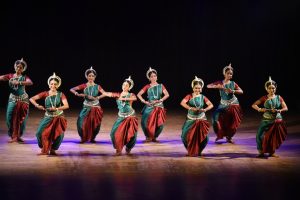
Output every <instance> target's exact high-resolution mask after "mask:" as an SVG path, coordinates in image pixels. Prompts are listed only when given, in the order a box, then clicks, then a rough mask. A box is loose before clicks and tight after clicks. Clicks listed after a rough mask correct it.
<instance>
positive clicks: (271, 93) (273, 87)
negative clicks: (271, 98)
mask: <svg viewBox="0 0 300 200" xmlns="http://www.w3.org/2000/svg"><path fill="white" fill-rule="evenodd" d="M267 92H268V94H270V95H273V94H275V92H276V87H275V85H269V86H268V88H267Z"/></svg>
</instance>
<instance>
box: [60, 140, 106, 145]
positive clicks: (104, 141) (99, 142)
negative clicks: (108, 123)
mask: <svg viewBox="0 0 300 200" xmlns="http://www.w3.org/2000/svg"><path fill="white" fill-rule="evenodd" d="M62 143H74V144H109V145H111V144H112V143H111V141H110V140H97V141H95V142H93V143H92V142H85V143H81V142H80V140H78V139H64V140H63V142H62Z"/></svg>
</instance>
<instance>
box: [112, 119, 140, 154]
mask: <svg viewBox="0 0 300 200" xmlns="http://www.w3.org/2000/svg"><path fill="white" fill-rule="evenodd" d="M137 130H138V120H137V118H136V117H127V118H126V119H124V121H123V122H122V123H121V124H120V125H119V127H118V128H117V130H116V132H115V148H116V149H117V150H118V151H122V149H123V147H124V145H126V144H127V143H128V142H129V141H130V140H131V138H132V137H134V134H135V133H136V132H137Z"/></svg>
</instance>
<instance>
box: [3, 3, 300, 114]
mask: <svg viewBox="0 0 300 200" xmlns="http://www.w3.org/2000/svg"><path fill="white" fill-rule="evenodd" d="M299 8H300V1H296V0H295V1H281V0H273V1H268V0H266V1H258V0H252V1H200V0H198V1H176V2H175V1H163V0H161V1H158V2H155V1H148V0H145V1H144V0H140V1H125V0H124V1H111V0H110V1H108V0H107V1H95V2H92V1H80V2H76V1H49V2H46V1H8V0H7V1H1V7H0V9H1V10H0V11H1V12H0V24H1V30H0V49H1V52H0V55H1V58H0V66H1V67H0V74H1V75H2V74H7V73H11V72H14V68H13V64H14V62H15V60H17V59H20V58H22V57H23V58H24V59H25V61H26V62H27V64H28V69H27V71H26V74H27V75H28V76H29V77H30V78H31V79H32V81H33V82H34V85H33V86H31V87H28V88H27V92H28V93H29V95H30V96H33V95H35V94H36V93H38V92H40V91H43V90H47V89H48V86H47V79H48V77H49V76H50V75H52V73H53V72H56V73H57V74H58V75H59V76H61V78H62V79H63V83H62V86H61V88H60V90H61V91H63V92H64V93H65V94H66V95H67V97H68V100H69V103H70V105H71V107H73V108H80V107H81V105H82V99H79V98H78V97H75V96H74V95H72V94H71V93H70V92H69V89H70V88H71V87H73V86H76V85H79V84H81V83H84V82H86V79H85V77H84V72H85V70H86V69H87V68H89V67H90V66H93V67H94V68H95V69H96V71H97V72H98V77H97V79H96V82H97V83H99V84H100V85H101V86H102V87H103V88H104V89H105V90H106V91H120V90H121V84H122V81H123V80H124V79H125V78H127V77H128V75H131V76H132V78H133V80H134V81H135V86H134V88H133V90H132V91H133V92H134V93H138V91H139V90H140V89H141V88H142V87H143V86H144V85H145V84H147V83H148V80H147V78H146V77H145V73H146V71H147V70H148V67H149V66H152V67H153V68H155V69H156V70H157V71H158V79H159V82H161V83H163V84H164V85H165V86H166V88H167V89H168V91H169V93H170V95H171V97H170V98H169V99H168V100H167V101H166V103H165V105H166V107H167V108H170V109H173V108H174V109H175V108H180V106H179V103H180V101H181V99H182V98H183V97H184V96H185V95H186V94H187V93H190V92H191V87H190V83H191V81H192V79H193V78H194V76H195V75H197V76H198V77H200V78H202V79H203V80H204V82H205V83H206V84H207V83H210V82H213V81H216V80H221V79H223V75H222V69H223V67H224V66H226V65H228V64H229V63H232V66H233V67H234V76H233V80H234V81H236V82H237V83H238V84H239V85H240V87H241V88H242V89H243V90H244V95H241V96H239V100H240V103H241V104H242V106H243V108H244V109H248V108H250V106H251V104H252V103H253V102H254V101H255V100H256V99H258V98H259V97H260V96H262V95H264V94H266V91H265V89H264V83H265V82H266V81H267V80H268V76H269V75H271V76H272V78H273V79H274V80H275V81H277V83H278V90H277V93H278V94H280V95H281V96H283V98H284V99H285V101H286V103H287V105H288V106H289V109H290V110H300V106H299V105H297V103H298V102H297V101H298V100H297V99H296V98H295V96H296V94H297V92H298V91H299V90H298V86H297V85H296V83H297V80H298V74H297V73H296V71H297V67H298V66H299V63H300V62H299V56H298V55H299V44H300V43H299V39H298V38H299V36H300V34H299V33H300V31H299V14H298V13H299ZM0 88H1V98H0V107H5V106H6V102H7V97H8V86H7V83H3V82H1V83H0ZM203 93H204V94H205V95H206V96H207V97H208V98H210V99H211V100H212V102H213V103H214V104H216V105H217V104H218V102H219V95H218V92H217V91H216V90H208V89H206V88H205V89H204V91H203ZM102 105H103V107H115V102H114V101H112V100H111V99H108V98H107V99H103V101H102ZM141 106H142V105H141V103H137V104H135V106H134V107H136V108H137V107H141Z"/></svg>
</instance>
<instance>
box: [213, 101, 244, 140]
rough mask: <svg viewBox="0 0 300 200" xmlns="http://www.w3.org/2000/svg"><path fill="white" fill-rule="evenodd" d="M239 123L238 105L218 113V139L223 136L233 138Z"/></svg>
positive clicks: (239, 108) (239, 109) (240, 118)
mask: <svg viewBox="0 0 300 200" xmlns="http://www.w3.org/2000/svg"><path fill="white" fill-rule="evenodd" d="M241 121H242V109H241V107H240V105H230V106H229V107H228V108H227V110H226V112H224V113H220V116H219V123H220V125H219V126H220V129H219V131H218V133H217V135H218V138H223V137H224V136H228V137H233V136H234V134H235V133H236V130H237V128H238V126H239V125H240V123H241Z"/></svg>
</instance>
